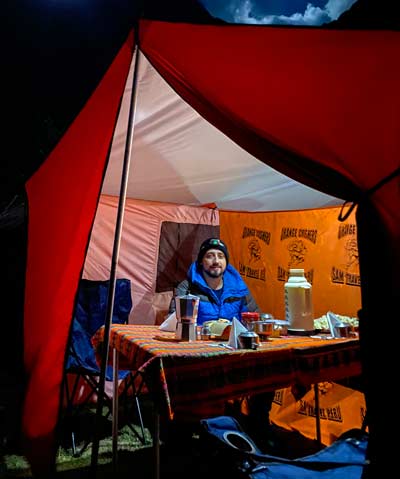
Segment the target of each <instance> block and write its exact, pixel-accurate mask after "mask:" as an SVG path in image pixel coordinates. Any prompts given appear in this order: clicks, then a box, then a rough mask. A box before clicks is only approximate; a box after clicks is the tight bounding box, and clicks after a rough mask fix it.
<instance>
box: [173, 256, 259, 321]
mask: <svg viewBox="0 0 400 479" xmlns="http://www.w3.org/2000/svg"><path fill="white" fill-rule="evenodd" d="M223 277H224V288H223V292H222V295H221V298H218V296H217V295H216V294H215V292H214V290H213V289H211V288H210V287H209V286H208V285H207V283H206V281H205V279H204V278H203V275H202V274H201V267H199V266H197V263H196V262H194V263H192V264H191V266H190V268H189V270H188V273H187V279H185V280H183V281H182V282H181V283H179V284H178V286H177V288H176V291H175V294H176V296H184V295H186V294H193V295H195V296H199V297H200V304H199V312H198V316H197V324H203V323H204V322H205V321H210V320H217V319H219V318H225V319H229V320H232V319H233V317H234V316H235V317H236V318H237V319H239V320H240V313H242V312H244V311H260V310H259V308H258V306H257V303H256V302H255V300H254V298H253V296H252V295H251V293H250V291H249V289H248V288H247V286H246V284H245V282H244V281H243V280H242V277H241V276H240V274H239V273H238V271H237V270H236V269H235V268H234V267H233V266H231V265H230V264H228V266H227V268H226V270H225V272H224V276H223ZM174 306H175V305H172V306H171V309H170V312H172V311H174V310H175V307H174Z"/></svg>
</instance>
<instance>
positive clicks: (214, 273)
mask: <svg viewBox="0 0 400 479" xmlns="http://www.w3.org/2000/svg"><path fill="white" fill-rule="evenodd" d="M203 272H204V274H205V275H207V276H208V277H210V278H220V277H221V276H222V275H223V274H224V270H223V268H219V269H212V270H211V271H208V270H206V269H204V268H203Z"/></svg>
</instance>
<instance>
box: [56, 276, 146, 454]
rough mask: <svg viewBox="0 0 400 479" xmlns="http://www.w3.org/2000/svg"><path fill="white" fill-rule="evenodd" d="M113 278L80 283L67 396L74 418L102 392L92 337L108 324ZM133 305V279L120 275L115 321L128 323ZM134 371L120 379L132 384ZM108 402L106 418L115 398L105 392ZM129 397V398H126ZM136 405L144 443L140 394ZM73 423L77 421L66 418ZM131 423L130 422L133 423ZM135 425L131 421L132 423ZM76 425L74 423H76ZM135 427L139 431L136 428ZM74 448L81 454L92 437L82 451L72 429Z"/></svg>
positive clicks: (68, 410) (69, 414) (109, 369)
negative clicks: (80, 389) (82, 392)
mask: <svg viewBox="0 0 400 479" xmlns="http://www.w3.org/2000/svg"><path fill="white" fill-rule="evenodd" d="M108 289H109V280H105V281H100V280H87V279H81V280H80V283H79V288H78V293H77V301H76V306H75V311H74V317H73V322H72V330H71V334H70V340H69V345H68V355H67V359H66V368H65V373H66V374H65V379H64V391H65V399H66V418H68V419H72V418H73V415H74V413H75V414H77V410H78V409H79V410H80V409H81V408H82V407H83V406H85V405H87V404H88V403H89V401H90V400H91V399H92V398H93V397H94V396H95V395H98V394H99V392H100V391H99V376H100V368H99V365H98V363H97V361H96V355H95V351H94V348H93V346H92V343H91V338H92V337H93V335H94V334H95V332H96V331H97V330H98V329H99V328H100V327H101V326H103V325H104V323H105V317H106V311H107V298H108ZM131 309H132V297H131V282H130V280H129V279H117V280H116V284H115V297H114V307H113V317H112V322H113V323H116V324H126V323H128V319H129V313H130V311H131ZM68 375H73V376H72V377H73V378H74V379H73V381H72V387H71V386H70V382H69V381H68V377H69V376H68ZM129 376H130V371H120V373H119V379H121V380H125V381H126V384H127V387H129V386H130V385H131V382H130V381H129ZM112 379H113V371H112V366H107V369H106V380H107V381H112ZM82 381H83V382H84V383H85V385H87V388H86V389H87V394H86V396H85V397H84V398H81V399H80V401H79V404H78V405H77V404H76V398H77V393H78V387H79V385H80V384H82ZM103 398H104V405H105V406H106V407H107V414H106V418H107V417H108V416H109V415H110V414H111V411H112V398H111V397H110V396H109V395H108V394H107V393H106V392H104V395H103ZM125 399H127V398H125ZM134 399H135V400H136V408H137V413H138V416H139V423H140V427H141V433H142V434H141V436H138V437H139V439H140V440H141V441H142V442H143V443H144V441H145V439H144V426H143V420H142V416H141V412H140V406H139V402H138V397H137V395H135V398H134ZM65 423H66V424H67V426H68V427H71V426H72V424H73V421H68V420H67V421H66V422H65ZM129 425H130V424H129ZM130 426H131V425H130ZM72 429H73V426H72ZM131 429H132V430H133V431H134V432H135V433H136V434H137V431H136V429H134V428H132V426H131ZM71 439H72V449H73V454H74V456H76V457H77V456H80V455H81V454H82V452H83V451H84V450H85V449H86V447H87V446H88V445H89V444H90V442H91V441H90V440H88V441H86V443H85V444H84V445H83V447H82V448H81V449H80V450H79V451H78V450H77V448H76V443H75V432H74V430H72V431H71Z"/></svg>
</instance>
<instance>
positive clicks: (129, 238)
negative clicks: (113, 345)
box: [83, 195, 219, 324]
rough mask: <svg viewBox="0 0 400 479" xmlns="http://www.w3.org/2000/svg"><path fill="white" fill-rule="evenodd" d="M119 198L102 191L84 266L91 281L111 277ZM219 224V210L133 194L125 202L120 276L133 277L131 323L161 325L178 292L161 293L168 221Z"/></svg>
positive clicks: (118, 274) (118, 269)
mask: <svg viewBox="0 0 400 479" xmlns="http://www.w3.org/2000/svg"><path fill="white" fill-rule="evenodd" d="M117 207H118V198H117V197H112V196H106V195H102V196H101V198H100V202H99V205H98V210H97V213H96V218H95V223H94V226H93V230H92V235H91V240H90V245H89V249H88V254H87V257H86V262H85V267H84V273H83V275H84V278H86V279H108V278H109V274H110V265H111V261H110V258H111V254H112V244H113V239H114V225H115V221H116V214H117ZM165 221H171V222H176V223H194V224H204V225H214V226H218V225H219V214H218V211H216V210H214V209H210V208H207V207H201V206H187V205H176V204H169V203H160V202H153V201H142V200H134V199H130V198H128V199H127V201H126V205H125V212H124V224H123V231H122V237H121V246H120V255H119V262H118V268H117V276H118V277H120V278H129V279H130V280H131V287H132V302H133V308H132V311H131V314H130V317H129V322H131V323H136V324H155V322H156V320H157V313H158V312H159V311H165V310H167V309H168V306H169V302H170V300H171V297H172V291H170V292H162V293H156V277H157V262H158V255H159V244H160V232H161V226H162V223H163V222H165Z"/></svg>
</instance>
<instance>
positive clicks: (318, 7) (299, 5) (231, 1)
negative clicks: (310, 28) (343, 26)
mask: <svg viewBox="0 0 400 479" xmlns="http://www.w3.org/2000/svg"><path fill="white" fill-rule="evenodd" d="M355 1H356V0H200V2H201V3H202V4H203V5H204V6H205V7H206V8H207V9H208V10H209V12H210V13H211V14H212V15H214V16H216V17H219V18H221V19H223V20H226V21H228V22H233V23H264V24H291V25H321V24H323V23H327V22H331V21H332V20H336V19H337V18H338V16H339V15H340V14H341V13H343V12H344V11H346V10H348V9H349V8H350V7H351V6H352V5H353V3H355Z"/></svg>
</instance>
